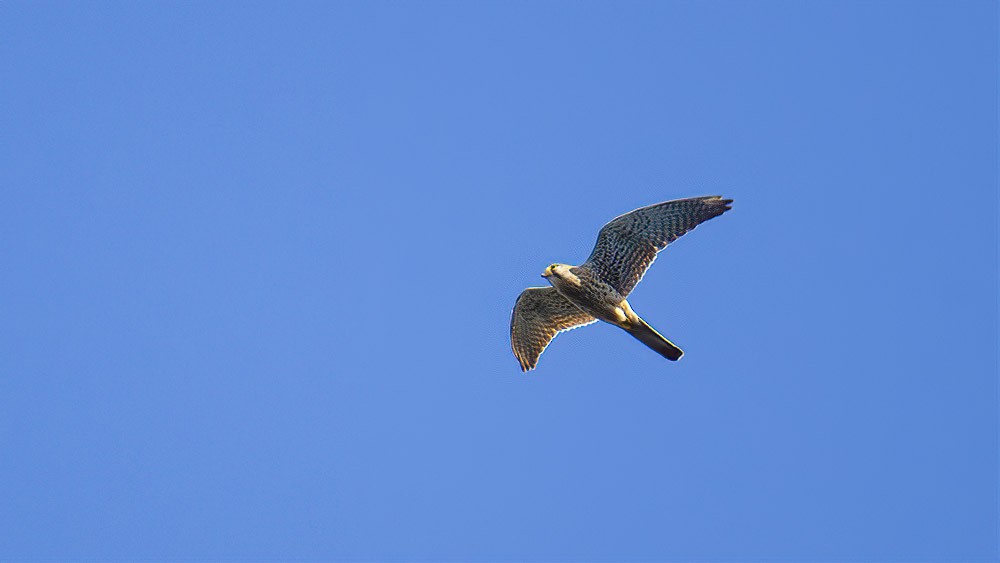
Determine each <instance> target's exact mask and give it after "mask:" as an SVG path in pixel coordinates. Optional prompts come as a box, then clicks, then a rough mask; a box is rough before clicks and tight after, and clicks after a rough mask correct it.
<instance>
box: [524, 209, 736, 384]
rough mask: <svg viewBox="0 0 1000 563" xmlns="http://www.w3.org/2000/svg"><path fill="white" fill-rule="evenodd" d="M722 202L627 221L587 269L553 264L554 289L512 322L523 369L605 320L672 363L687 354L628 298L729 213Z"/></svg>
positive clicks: (532, 296) (608, 228)
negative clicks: (690, 237) (567, 337)
mask: <svg viewBox="0 0 1000 563" xmlns="http://www.w3.org/2000/svg"><path fill="white" fill-rule="evenodd" d="M730 203H732V200H726V199H722V198H721V197H719V196H707V197H699V198H690V199H679V200H674V201H668V202H664V203H659V204H656V205H650V206H648V207H643V208H640V209H636V210H635V211H632V212H630V213H626V214H624V215H621V216H619V217H617V218H615V219H613V220H612V221H611V222H609V223H608V224H607V225H605V226H604V228H602V229H601V232H600V234H599V235H598V238H597V244H596V245H595V246H594V250H593V252H591V254H590V258H588V259H587V261H586V262H584V263H583V264H581V265H580V266H569V265H566V264H552V265H551V266H549V267H548V268H546V269H545V272H543V273H542V277H544V278H546V279H547V280H548V281H549V283H551V284H552V287H531V288H528V289H526V290H524V291H523V292H522V293H521V296H520V297H519V298H518V300H517V303H516V304H515V305H514V311H513V314H512V315H511V347H512V348H513V350H514V355H515V356H516V357H517V359H518V361H519V362H520V364H521V369H522V370H524V371H527V370H529V369H533V368H534V367H535V365H536V364H537V362H538V358H539V356H541V354H542V352H543V351H544V350H545V347H546V346H548V343H549V342H550V341H551V340H552V338H554V337H555V335H556V334H558V333H559V332H562V331H564V330H569V329H571V328H576V327H578V326H584V325H587V324H591V323H593V322H596V321H597V320H602V321H605V322H607V323H611V324H613V325H615V326H617V327H619V328H622V329H624V330H625V331H626V332H628V333H629V334H631V335H632V336H634V337H635V338H636V339H637V340H639V341H640V342H642V343H643V344H645V345H646V346H648V347H649V348H651V349H653V350H654V351H656V352H657V353H659V354H660V355H662V356H663V357H665V358H667V359H669V360H677V359H679V358H680V357H681V356H682V355H683V354H684V353H683V352H682V351H681V349H680V348H678V347H677V346H675V345H674V344H673V343H672V342H670V341H669V340H667V339H666V338H664V337H663V336H662V335H661V334H660V333H658V332H656V330H654V329H653V328H652V327H651V326H649V325H648V324H647V323H646V322H645V321H644V320H642V319H641V318H640V317H639V316H638V315H637V314H636V313H635V312H634V311H633V310H632V307H631V305H629V302H628V300H627V299H626V297H627V296H628V294H629V293H630V292H631V291H632V289H634V288H635V286H636V284H638V283H639V281H640V280H641V279H642V276H643V275H644V274H645V272H646V269H647V268H649V265H650V264H652V263H653V260H655V259H656V253H657V252H659V251H660V250H663V248H665V247H666V246H667V244H669V243H670V242H672V241H674V240H675V239H677V238H678V237H680V236H681V235H683V234H684V233H686V232H687V231H689V230H691V229H693V228H694V227H695V226H697V225H698V224H699V223H701V222H703V221H706V220H708V219H711V218H712V217H716V216H718V215H721V214H722V213H724V212H726V211H727V210H729V209H730V208H729V204H730Z"/></svg>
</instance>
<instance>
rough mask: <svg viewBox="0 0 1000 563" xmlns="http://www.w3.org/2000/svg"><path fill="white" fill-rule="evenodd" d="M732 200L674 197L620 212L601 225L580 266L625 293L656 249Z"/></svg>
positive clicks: (637, 281) (626, 293)
mask: <svg viewBox="0 0 1000 563" xmlns="http://www.w3.org/2000/svg"><path fill="white" fill-rule="evenodd" d="M732 202H733V200H731V199H722V197H721V196H705V197H693V198H689V199H675V200H673V201H667V202H664V203H657V204H655V205H650V206H648V207H642V208H639V209H636V210H635V211H631V212H629V213H626V214H624V215H620V216H618V217H616V218H614V219H612V220H611V222H609V223H608V224H607V225H604V227H603V228H602V229H601V232H600V234H598V235H597V244H596V245H594V250H593V251H592V252H591V253H590V257H589V258H587V261H586V262H584V263H583V266H586V267H589V268H590V269H592V270H593V271H594V272H596V273H597V274H598V275H599V276H600V277H601V279H603V280H604V281H606V282H607V283H609V284H611V286H612V287H614V288H615V289H616V290H617V291H618V293H621V294H622V296H627V295H628V294H629V293H630V292H631V291H632V290H633V289H634V288H635V286H636V284H637V283H639V280H641V279H642V276H643V275H644V274H645V273H646V270H647V269H648V268H649V265H650V264H652V263H653V260H655V259H656V253H657V252H659V251H661V250H663V249H664V248H666V246H667V245H668V244H670V243H671V242H673V241H675V240H677V238H678V237H680V236H681V235H683V234H684V233H686V232H688V231H690V230H691V229H693V228H695V227H696V226H698V224H699V223H701V222H702V221H707V220H709V219H711V218H712V217H718V216H719V215H722V214H723V213H725V212H726V211H728V210H729V209H730V207H729V204H731V203H732Z"/></svg>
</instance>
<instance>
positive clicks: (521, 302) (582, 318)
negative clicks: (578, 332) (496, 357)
mask: <svg viewBox="0 0 1000 563" xmlns="http://www.w3.org/2000/svg"><path fill="white" fill-rule="evenodd" d="M594 322H597V319H595V318H594V317H592V316H591V315H589V314H587V313H584V312H583V311H581V310H580V309H577V308H576V306H575V305H573V304H572V303H570V302H569V301H567V300H566V298H565V297H563V296H562V295H559V292H557V291H556V290H555V288H553V287H529V288H528V289H525V290H524V291H522V292H521V295H520V296H519V297H518V298H517V302H516V303H515V304H514V310H513V311H512V312H511V315H510V347H511V350H513V352H514V357H516V358H517V361H518V363H520V364H521V371H528V370H531V369H534V368H535V366H536V365H537V364H538V358H539V357H540V356H541V355H542V352H544V351H545V348H546V347H548V345H549V343H550V342H552V339H553V338H555V337H556V335H557V334H559V333H560V332H563V331H565V330H570V329H573V328H577V327H581V326H584V325H588V324H591V323H594Z"/></svg>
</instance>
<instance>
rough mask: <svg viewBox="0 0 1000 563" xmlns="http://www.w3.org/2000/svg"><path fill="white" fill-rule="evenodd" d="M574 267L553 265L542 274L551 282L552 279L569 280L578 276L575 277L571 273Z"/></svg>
mask: <svg viewBox="0 0 1000 563" xmlns="http://www.w3.org/2000/svg"><path fill="white" fill-rule="evenodd" d="M572 267H573V266H570V265H567V264H552V265H550V266H549V267H548V268H545V271H544V272H542V277H543V278H546V279H548V280H549V281H550V282H551V281H552V278H555V279H568V278H570V277H572V278H576V276H574V275H573V274H572V273H570V271H569V269H570V268H572Z"/></svg>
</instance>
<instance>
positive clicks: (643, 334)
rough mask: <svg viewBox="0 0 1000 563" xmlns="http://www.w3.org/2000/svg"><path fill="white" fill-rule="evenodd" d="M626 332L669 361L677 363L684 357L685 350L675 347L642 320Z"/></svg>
mask: <svg viewBox="0 0 1000 563" xmlns="http://www.w3.org/2000/svg"><path fill="white" fill-rule="evenodd" d="M625 330H626V332H628V333H629V334H631V335H632V336H634V337H635V338H636V340H638V341H639V342H642V343H643V344H645V345H646V346H649V347H650V348H652V349H653V351H654V352H656V353H657V354H659V355H661V356H663V357H664V358H666V359H668V360H671V361H675V362H676V361H677V360H679V359H680V358H681V356H683V355H684V351H683V350H681V349H680V348H678V347H677V346H674V343H673V342H671V341H669V340H667V339H666V338H664V337H663V335H662V334H660V333H659V332H656V330H654V329H653V327H651V326H649V325H648V324H646V321H644V320H642V319H639V323H638V324H634V325H632V326H631V327H629V328H626V329H625Z"/></svg>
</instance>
